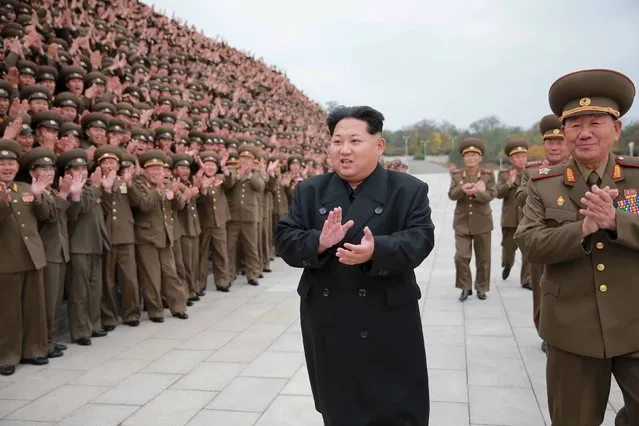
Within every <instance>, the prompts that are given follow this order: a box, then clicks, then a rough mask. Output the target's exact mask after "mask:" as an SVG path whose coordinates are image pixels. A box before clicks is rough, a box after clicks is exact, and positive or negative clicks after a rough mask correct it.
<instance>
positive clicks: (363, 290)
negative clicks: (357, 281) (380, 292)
mask: <svg viewBox="0 0 639 426" xmlns="http://www.w3.org/2000/svg"><path fill="white" fill-rule="evenodd" d="M359 297H366V289H365V288H360V289H359Z"/></svg>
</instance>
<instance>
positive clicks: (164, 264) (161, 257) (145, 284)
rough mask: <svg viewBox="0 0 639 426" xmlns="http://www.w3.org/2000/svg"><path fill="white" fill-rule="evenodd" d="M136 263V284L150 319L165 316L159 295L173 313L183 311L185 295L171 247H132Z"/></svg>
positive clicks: (184, 308) (184, 309)
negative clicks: (163, 296) (137, 282)
mask: <svg viewBox="0 0 639 426" xmlns="http://www.w3.org/2000/svg"><path fill="white" fill-rule="evenodd" d="M135 250H136V255H137V261H138V281H139V282H140V288H141V289H142V295H143V296H144V303H145V304H146V309H147V312H148V314H149V317H150V318H159V317H163V316H164V307H163V305H162V294H165V295H166V301H167V303H168V305H169V310H170V311H171V313H172V314H174V313H177V312H186V295H185V294H184V290H183V289H182V288H181V287H180V283H179V280H178V276H177V272H176V270H175V259H174V258H173V250H172V248H171V247H164V248H158V247H155V246H152V245H146V244H145V245H136V246H135Z"/></svg>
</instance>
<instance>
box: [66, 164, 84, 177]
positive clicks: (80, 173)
mask: <svg viewBox="0 0 639 426" xmlns="http://www.w3.org/2000/svg"><path fill="white" fill-rule="evenodd" d="M65 173H66V174H67V175H69V176H71V177H72V178H77V177H80V178H82V179H86V178H87V177H89V170H88V169H87V168H86V167H84V166H73V167H70V168H68V169H67V171H66V172H65Z"/></svg>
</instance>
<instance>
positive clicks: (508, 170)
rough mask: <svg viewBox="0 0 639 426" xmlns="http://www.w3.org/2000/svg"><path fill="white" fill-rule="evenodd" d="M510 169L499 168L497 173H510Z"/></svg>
mask: <svg viewBox="0 0 639 426" xmlns="http://www.w3.org/2000/svg"><path fill="white" fill-rule="evenodd" d="M510 170H511V169H501V170H500V171H499V174H502V173H510ZM482 173H483V172H482Z"/></svg>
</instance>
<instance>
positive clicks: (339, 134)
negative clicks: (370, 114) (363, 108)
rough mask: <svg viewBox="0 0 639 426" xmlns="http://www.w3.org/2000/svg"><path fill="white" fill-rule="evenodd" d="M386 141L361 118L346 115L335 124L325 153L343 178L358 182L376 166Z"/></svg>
mask: <svg viewBox="0 0 639 426" xmlns="http://www.w3.org/2000/svg"><path fill="white" fill-rule="evenodd" d="M385 146H386V141H385V140H384V139H383V138H382V137H381V135H379V134H377V135H371V134H369V133H368V124H367V123H366V122H365V121H363V120H357V119H353V118H347V119H344V120H342V121H340V122H339V123H337V126H335V131H334V132H333V136H332V138H331V142H330V144H329V146H328V155H329V157H330V159H331V164H332V166H333V169H334V170H335V172H336V173H337V174H338V175H339V176H340V177H341V178H342V179H344V180H346V181H348V182H350V183H355V184H359V183H360V182H362V181H363V180H364V179H366V178H367V177H368V176H369V175H370V174H371V173H372V172H373V170H375V167H377V158H378V157H379V155H380V154H381V153H383V152H384V148H385Z"/></svg>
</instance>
